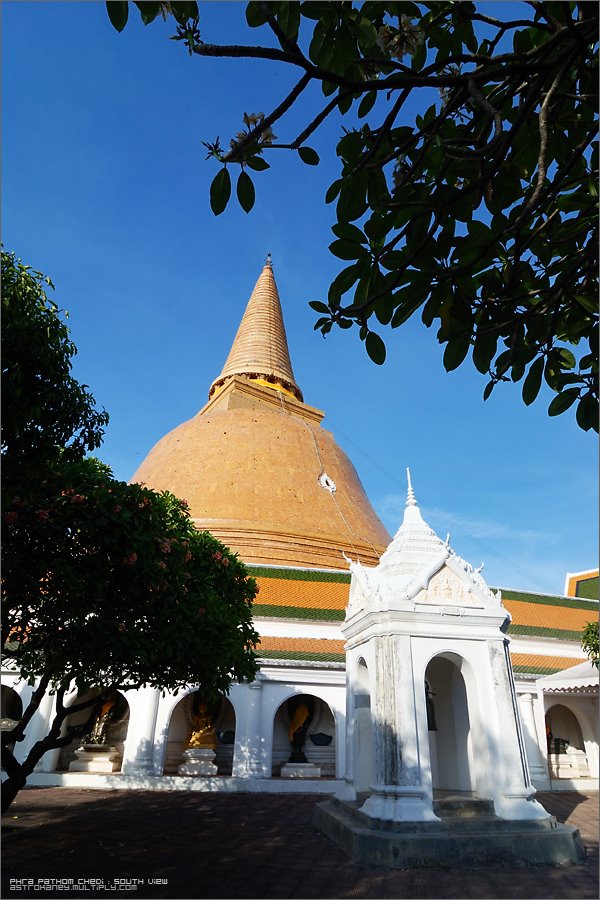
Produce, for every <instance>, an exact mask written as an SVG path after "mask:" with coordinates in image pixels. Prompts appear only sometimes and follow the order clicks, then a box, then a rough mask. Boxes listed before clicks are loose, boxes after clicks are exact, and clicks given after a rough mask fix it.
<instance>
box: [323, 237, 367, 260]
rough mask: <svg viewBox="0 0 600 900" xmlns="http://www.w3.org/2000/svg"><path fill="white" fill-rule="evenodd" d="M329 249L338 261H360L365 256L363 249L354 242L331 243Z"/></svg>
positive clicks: (365, 252)
mask: <svg viewBox="0 0 600 900" xmlns="http://www.w3.org/2000/svg"><path fill="white" fill-rule="evenodd" d="M329 249H330V251H331V252H332V253H333V255H334V256H337V257H338V259H360V257H364V256H366V255H367V251H366V250H365V248H364V247H361V245H360V244H357V243H356V242H355V241H333V242H332V243H331V244H330V245H329Z"/></svg>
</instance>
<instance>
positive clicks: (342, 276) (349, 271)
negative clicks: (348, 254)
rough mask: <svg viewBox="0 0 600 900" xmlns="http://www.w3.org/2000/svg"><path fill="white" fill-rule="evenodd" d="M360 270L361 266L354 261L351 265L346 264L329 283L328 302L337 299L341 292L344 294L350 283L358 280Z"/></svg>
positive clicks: (350, 285)
mask: <svg viewBox="0 0 600 900" xmlns="http://www.w3.org/2000/svg"><path fill="white" fill-rule="evenodd" d="M361 274H362V272H361V267H360V266H358V265H357V264H356V263H355V264H354V265H353V266H348V267H347V268H345V269H342V271H341V272H340V273H339V275H337V276H336V277H335V278H334V280H333V281H332V283H331V286H330V288H329V293H328V300H329V302H330V303H331V302H333V301H334V300H339V298H340V297H341V296H342V294H345V293H346V291H349V290H350V288H351V287H352V285H353V284H354V283H355V282H356V281H358V279H359V278H360V276H361Z"/></svg>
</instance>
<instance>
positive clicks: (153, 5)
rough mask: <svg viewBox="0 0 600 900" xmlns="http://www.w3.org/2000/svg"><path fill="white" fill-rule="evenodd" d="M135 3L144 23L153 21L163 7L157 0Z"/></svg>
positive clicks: (143, 0)
mask: <svg viewBox="0 0 600 900" xmlns="http://www.w3.org/2000/svg"><path fill="white" fill-rule="evenodd" d="M135 5H136V6H137V8H138V9H139V11H140V15H141V17H142V22H143V23H144V25H149V24H150V23H151V22H153V21H154V20H155V18H156V17H157V15H158V14H159V12H160V9H161V6H160V3H158V2H157V0H152V2H151V0H141V2H139V3H136V4H135Z"/></svg>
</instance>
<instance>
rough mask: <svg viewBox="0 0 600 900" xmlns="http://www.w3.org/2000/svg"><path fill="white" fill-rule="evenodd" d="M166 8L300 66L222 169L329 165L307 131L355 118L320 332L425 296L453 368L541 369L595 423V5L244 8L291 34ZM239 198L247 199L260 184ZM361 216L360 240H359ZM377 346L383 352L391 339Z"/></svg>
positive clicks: (513, 374)
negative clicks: (239, 31)
mask: <svg viewBox="0 0 600 900" xmlns="http://www.w3.org/2000/svg"><path fill="white" fill-rule="evenodd" d="M181 5H182V6H183V4H181ZM163 6H164V10H165V12H168V11H171V12H173V14H174V15H175V18H176V19H177V22H178V28H177V34H176V35H175V36H174V37H175V39H176V40H181V41H184V42H185V43H186V44H187V46H188V49H189V51H190V53H194V54H196V55H198V56H217V55H218V56H220V57H232V58H234V57H235V58H244V57H246V58H262V59H268V60H272V61H273V62H279V63H280V64H283V65H287V66H292V67H295V68H297V69H298V71H299V72H300V74H301V76H302V77H301V78H300V81H299V82H298V84H297V85H296V87H295V88H294V89H293V90H292V91H291V92H290V94H289V95H288V97H287V98H286V99H285V100H284V101H283V102H282V103H281V104H280V105H279V106H278V107H277V109H276V110H274V111H273V112H272V113H271V114H269V115H266V116H264V115H262V114H260V115H259V116H256V115H253V116H247V115H246V114H244V122H245V124H246V125H247V130H246V131H244V132H240V133H239V134H238V135H237V136H236V138H235V139H234V140H233V141H232V143H231V149H230V150H229V151H228V152H225V151H224V150H222V148H221V147H220V146H219V143H218V141H217V142H216V144H213V145H208V144H207V147H209V155H210V156H212V157H214V158H216V159H217V160H218V161H219V162H220V163H221V164H223V165H227V164H238V165H240V166H241V167H242V169H245V167H250V168H256V166H253V164H252V162H251V160H256V159H257V158H258V157H257V154H260V153H262V152H264V151H266V150H275V149H292V150H296V151H298V153H299V155H300V158H301V159H302V160H303V161H304V162H306V163H308V164H317V162H318V157H317V155H316V154H314V155H313V153H314V151H310V150H309V148H307V147H304V141H305V140H306V139H307V138H308V137H309V136H310V135H311V134H313V132H315V131H316V130H317V129H318V128H319V126H320V125H321V124H322V122H323V121H324V120H325V119H326V118H327V116H329V115H331V114H332V113H333V112H334V111H335V110H337V111H338V112H339V113H341V115H342V116H345V117H346V122H345V125H346V127H345V128H344V129H343V133H342V136H341V138H340V140H339V141H338V144H337V147H336V152H337V156H338V157H339V159H340V167H341V172H340V176H341V177H340V178H338V179H336V181H335V182H334V183H333V184H332V185H331V186H330V188H329V189H328V191H327V193H326V197H325V200H326V202H327V203H334V202H335V203H336V213H337V224H336V225H335V226H334V228H333V231H334V234H335V235H336V238H337V240H335V241H333V243H332V244H331V251H332V253H333V254H334V255H335V256H337V257H338V258H339V259H342V260H346V261H352V262H353V265H352V266H351V267H346V268H345V269H344V273H343V277H342V276H340V277H341V280H338V279H336V280H335V281H334V283H333V285H332V286H331V288H330V290H329V292H328V298H327V304H326V305H327V307H328V310H327V312H326V313H323V310H319V311H318V312H319V313H323V314H322V315H320V317H319V319H318V320H317V325H316V328H317V329H319V330H321V332H322V333H323V334H327V333H328V332H329V331H330V330H331V328H332V326H333V325H335V324H337V325H339V326H340V327H342V328H348V327H351V326H352V324H355V325H358V327H359V331H360V336H361V338H362V339H363V340H365V338H366V337H367V336H368V335H370V334H372V332H371V330H370V322H369V320H370V319H371V318H372V317H373V316H375V318H376V319H377V320H378V322H379V323H380V324H382V325H384V326H385V325H391V327H392V328H397V327H399V326H400V325H402V324H403V323H404V322H406V321H407V320H408V319H409V318H411V317H412V316H414V315H415V314H416V313H417V312H418V311H419V310H420V311H421V319H422V321H423V322H424V324H425V325H426V326H427V327H430V326H432V325H433V323H434V322H436V325H437V339H438V341H439V342H440V343H441V344H444V345H445V351H444V365H445V367H446V369H447V370H449V371H451V370H452V369H455V368H457V367H458V366H460V365H461V364H462V363H463V362H464V360H465V359H466V358H467V357H468V356H469V355H471V356H472V359H473V363H474V365H475V367H476V369H477V371H479V372H480V373H481V374H483V375H484V376H486V378H487V379H488V381H487V384H486V387H485V390H484V398H485V399H487V398H488V397H489V396H490V394H491V393H492V391H493V389H494V387H495V385H496V384H498V383H499V382H520V381H522V382H523V386H522V396H523V401H524V402H525V404H526V405H530V404H532V403H533V402H534V401H535V399H536V398H537V397H538V395H539V392H540V389H541V386H542V383H543V382H545V384H546V385H547V387H549V388H550V390H551V391H553V392H555V394H556V397H555V398H554V399H553V400H552V402H551V403H550V407H549V413H550V415H553V416H554V415H558V414H561V413H563V412H565V411H566V410H568V409H572V410H574V413H575V418H576V421H577V423H578V424H579V425H580V427H581V428H583V429H584V430H589V429H592V428H593V429H595V430H598V344H597V342H598V338H597V335H598V279H597V273H598V218H597V197H598V146H597V118H598V117H597V88H598V58H597V41H598V5H597V4H596V3H591V2H566V3H558V2H532V3H529V4H522V5H521V7H520V16H521V18H515V19H514V20H511V18H510V17H511V16H512V15H513V14H514V10H513V7H511V6H510V5H508V4H505V5H504V6H502V5H499V6H497V7H494V8H493V9H492V8H491V7H488V6H487V5H486V4H475V3H470V2H449V0H440V2H437V3H411V2H376V3H375V2H364V3H362V4H354V3H352V2H344V3H320V2H302V3H288V2H279V0H277V2H275V0H272V2H269V3H261V2H252V3H249V4H248V5H247V10H246V20H247V23H248V25H249V27H250V28H251V29H263V30H264V31H265V32H266V33H267V38H272V37H273V36H274V37H275V38H276V41H277V43H278V45H279V46H278V47H273V46H271V41H270V40H265V42H264V45H261V44H258V45H256V44H255V45H253V46H247V47H240V46H228V45H216V44H209V43H204V42H202V41H201V40H200V37H199V32H198V10H197V6H196V4H193V3H190V4H187V5H186V6H187V12H188V13H189V20H186V21H185V22H182V20H181V10H176V8H175V7H176V6H179V4H174V3H172V4H170V5H169V4H168V3H167V4H164V5H163ZM178 16H179V17H178ZM498 16H499V17H500V18H497V17H498ZM311 81H315V82H317V83H319V84H320V86H321V88H322V93H323V95H324V98H325V99H324V101H323V106H322V109H321V111H320V112H319V113H318V114H317V115H316V116H315V117H314V118H313V119H312V120H311V121H308V122H307V123H306V125H305V127H304V128H303V129H302V131H301V133H300V134H299V135H298V136H296V137H294V138H292V139H291V140H289V141H288V142H286V143H279V144H274V143H273V138H274V135H273V133H272V126H273V125H274V123H275V122H276V121H280V122H281V121H282V120H283V119H284V118H285V115H286V113H287V112H288V111H289V110H290V109H291V108H292V107H293V106H294V104H296V103H297V101H298V98H299V97H300V96H301V94H302V92H303V91H304V89H305V87H306V86H307V85H308V84H309V83H310V82H311ZM432 89H433V90H432ZM415 96H416V98H417V100H418V107H419V108H420V110H421V112H420V114H418V115H416V117H415V119H414V121H412V116H408V115H407V113H406V110H407V109H408V101H409V98H411V97H415ZM214 184H215V183H214V182H213V188H214ZM213 188H211V206H212V208H213V211H215V212H217V211H219V212H220V211H222V209H224V207H225V205H226V201H225V203H223V195H222V194H221V195H220V200H219V202H218V203H216V204H215V201H214V200H213ZM239 194H240V192H239V191H238V196H239ZM239 199H240V202H242V206H243V208H246V206H247V205H248V202H249V201H248V197H247V194H246V192H242V195H241V196H239ZM244 204H246V206H245V205H244ZM215 205H216V207H217V208H215ZM351 224H352V225H355V226H356V227H357V229H358V230H359V231H360V233H361V237H355V236H348V233H347V231H346V230H347V228H348V226H349V225H351ZM352 234H353V235H354V232H353V233H352ZM345 294H347V295H348V296H347V297H344V295H345ZM365 343H366V349H367V352H368V353H369V355H370V356H371V358H372V359H374V361H375V362H380V359H381V346H380V345H379V343H378V342H377V341H376V340H374V339H373V338H371V339H370V340H368V341H366V340H365ZM374 348H376V349H375V350H374ZM373 350H374V352H372V351H373Z"/></svg>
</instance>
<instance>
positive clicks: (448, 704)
mask: <svg viewBox="0 0 600 900" xmlns="http://www.w3.org/2000/svg"><path fill="white" fill-rule="evenodd" d="M463 664H464V660H463V659H462V658H461V657H460V656H458V655H456V654H454V653H448V654H442V655H440V656H435V657H434V658H433V659H432V660H430V662H429V664H428V666H427V669H426V671H425V684H424V691H425V703H426V708H427V729H428V737H429V754H430V759H431V778H432V785H433V789H434V791H435V790H437V791H450V792H453V793H454V792H460V793H463V792H471V793H472V792H475V791H476V790H477V778H476V774H475V771H476V770H475V765H474V754H473V733H472V723H471V716H470V713H469V704H468V700H467V686H466V684H465V679H464V677H463V674H462V671H461V669H462V666H463Z"/></svg>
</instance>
